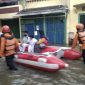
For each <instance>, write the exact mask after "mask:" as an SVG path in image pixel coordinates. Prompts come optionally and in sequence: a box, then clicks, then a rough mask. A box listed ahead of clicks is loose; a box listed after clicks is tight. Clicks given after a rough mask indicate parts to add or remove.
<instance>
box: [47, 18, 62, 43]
mask: <svg viewBox="0 0 85 85" xmlns="http://www.w3.org/2000/svg"><path fill="white" fill-rule="evenodd" d="M46 35H47V37H48V40H49V43H51V44H64V18H60V17H58V18H57V17H56V18H47V19H46Z"/></svg>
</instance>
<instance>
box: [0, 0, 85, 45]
mask: <svg viewBox="0 0 85 85" xmlns="http://www.w3.org/2000/svg"><path fill="white" fill-rule="evenodd" d="M10 1H11V0H10ZM14 1H16V0H14ZM84 5H85V1H84V0H78V1H77V0H18V4H17V5H11V6H5V7H4V6H3V7H0V10H3V9H5V13H4V12H1V11H0V12H1V13H0V22H1V23H0V24H1V26H2V25H4V24H9V25H10V26H11V29H12V30H13V32H15V36H17V37H18V38H21V37H22V31H28V32H29V34H30V35H34V36H35V37H36V38H37V39H39V33H38V30H43V31H44V33H45V36H47V37H48V40H49V43H50V44H68V43H69V38H73V37H74V34H75V33H76V29H75V25H76V24H77V23H79V22H82V23H84V24H85V19H84V17H85V14H84V8H85V7H84ZM13 7H18V9H17V8H16V11H15V10H14V9H12V8H13ZM7 8H10V9H11V10H12V11H13V12H9V11H6V9H7ZM7 12H8V13H7Z"/></svg>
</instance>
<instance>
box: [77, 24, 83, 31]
mask: <svg viewBox="0 0 85 85" xmlns="http://www.w3.org/2000/svg"><path fill="white" fill-rule="evenodd" d="M76 29H77V30H83V29H84V25H83V24H82V23H79V24H77V25H76Z"/></svg>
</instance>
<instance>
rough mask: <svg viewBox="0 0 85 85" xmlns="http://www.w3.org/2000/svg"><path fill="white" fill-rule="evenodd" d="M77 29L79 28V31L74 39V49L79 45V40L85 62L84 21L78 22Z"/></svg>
mask: <svg viewBox="0 0 85 85" xmlns="http://www.w3.org/2000/svg"><path fill="white" fill-rule="evenodd" d="M76 30H77V33H76V35H75V37H74V40H73V44H72V49H74V48H75V47H76V46H77V42H79V44H81V50H82V57H83V62H84V64H85V29H84V25H83V24H82V23H79V24H77V25H76Z"/></svg>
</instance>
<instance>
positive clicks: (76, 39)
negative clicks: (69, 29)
mask: <svg viewBox="0 0 85 85" xmlns="http://www.w3.org/2000/svg"><path fill="white" fill-rule="evenodd" d="M77 42H78V34H76V35H75V37H74V39H73V44H72V49H74V48H75V47H76V46H77Z"/></svg>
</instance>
